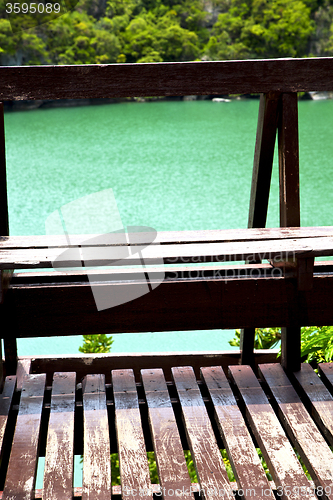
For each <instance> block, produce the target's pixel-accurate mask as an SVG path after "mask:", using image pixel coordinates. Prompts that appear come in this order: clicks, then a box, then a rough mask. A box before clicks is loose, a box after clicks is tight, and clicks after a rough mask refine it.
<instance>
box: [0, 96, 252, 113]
mask: <svg viewBox="0 0 333 500" xmlns="http://www.w3.org/2000/svg"><path fill="white" fill-rule="evenodd" d="M259 97H260V96H259V94H255V95H248V94H245V95H240V96H229V95H224V94H223V95H222V94H221V95H200V96H192V95H189V96H170V97H124V98H105V99H52V100H22V101H4V102H3V104H4V110H5V111H30V110H35V109H51V108H72V107H79V106H101V105H103V104H119V103H124V102H139V103H145V102H160V101H202V100H213V99H214V98H221V99H228V100H229V99H230V100H235V99H237V100H240V99H259Z"/></svg>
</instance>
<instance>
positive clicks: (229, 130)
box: [5, 99, 333, 355]
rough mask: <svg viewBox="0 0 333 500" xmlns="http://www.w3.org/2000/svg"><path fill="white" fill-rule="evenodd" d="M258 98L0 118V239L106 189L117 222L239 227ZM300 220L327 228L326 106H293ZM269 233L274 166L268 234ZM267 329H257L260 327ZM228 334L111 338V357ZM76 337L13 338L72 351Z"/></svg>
mask: <svg viewBox="0 0 333 500" xmlns="http://www.w3.org/2000/svg"><path fill="white" fill-rule="evenodd" d="M258 107H259V100H256V99H248V100H233V101H231V102H219V103H217V102H212V101H209V100H199V101H170V102H167V101H160V102H144V103H141V102H137V103H136V102H128V103H119V104H105V105H100V106H84V107H75V108H54V109H40V110H33V111H15V112H8V113H6V115H5V125H6V152H7V182H8V192H9V216H10V233H11V234H12V235H24V234H30V235H33V234H45V220H46V218H47V217H48V215H50V213H52V212H54V211H55V210H58V209H59V208H61V206H62V205H64V204H66V203H69V202H71V201H73V200H76V199H78V198H80V197H83V196H85V195H87V194H90V193H94V192H98V191H101V190H103V189H108V188H112V190H113V193H114V195H115V199H116V202H117V206H118V210H119V212H120V215H121V219H122V223H123V225H124V226H127V225H132V226H133V225H145V226H151V227H153V228H155V229H156V230H158V231H169V230H192V229H227V228H245V227H246V226H247V216H248V205H249V196H250V187H251V176H252V164H253V155H254V145H255V135H256V126H257V115H258ZM299 121H300V124H299V135H300V178H301V179H300V182H301V224H302V225H303V226H312V225H333V216H332V209H333V190H332V188H331V180H332V178H333V100H327V101H300V102H299ZM278 225H279V216H278V168H277V161H276V159H275V165H274V172H273V180H272V191H271V198H270V203H269V214H268V222H267V226H268V227H277V226H278ZM268 326H269V325H268ZM232 336H233V331H230V330H228V331H221V330H220V331H217V330H214V331H209V332H200V331H197V332H169V333H156V334H154V333H151V332H147V333H144V334H122V335H114V336H113V338H114V344H113V346H112V352H130V351H131V352H140V351H141V352H149V351H150V352H156V351H176V350H181V351H193V350H217V349H231V347H230V346H229V344H228V339H230V338H231V337H232ZM81 343H82V337H74V336H73V337H67V338H59V339H47V338H45V339H27V340H25V339H24V340H23V339H21V340H19V342H18V346H19V354H20V355H32V354H34V355H36V354H51V353H52V354H70V353H73V354H77V353H78V347H79V345H80V344H81Z"/></svg>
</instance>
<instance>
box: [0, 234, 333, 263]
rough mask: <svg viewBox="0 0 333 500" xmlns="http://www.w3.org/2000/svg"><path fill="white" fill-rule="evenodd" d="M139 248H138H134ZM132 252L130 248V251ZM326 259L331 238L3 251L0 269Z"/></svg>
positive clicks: (331, 246) (332, 250)
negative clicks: (127, 253)
mask: <svg viewBox="0 0 333 500" xmlns="http://www.w3.org/2000/svg"><path fill="white" fill-rule="evenodd" d="M138 248H139V247H138ZM132 250H133V249H132ZM296 254H297V255H298V256H300V257H301V256H303V257H316V256H330V255H332V254H333V238H332V237H318V238H299V239H281V240H280V239H278V240H277V239H276V240H266V241H237V242H219V243H215V242H213V243H209V244H205V243H188V244H179V245H171V244H169V245H167V244H166V245H149V246H144V245H142V246H141V251H140V252H134V253H132V254H131V256H130V257H127V258H124V251H123V250H122V247H121V246H118V247H117V246H109V247H105V246H91V247H83V248H81V249H79V248H69V249H67V250H66V249H64V250H62V249H59V248H49V249H48V248H27V249H11V250H3V251H2V252H1V255H0V269H24V268H47V267H52V265H53V264H52V263H53V262H54V261H56V259H58V260H57V264H56V265H57V266H58V267H61V268H65V267H81V266H82V261H84V264H85V266H105V265H111V261H112V265H116V266H118V265H119V266H124V265H141V263H142V259H144V262H145V264H146V265H155V264H161V263H162V262H163V261H164V263H165V264H175V263H180V264H184V263H190V262H191V263H199V262H229V261H237V260H262V259H274V258H278V262H280V261H281V260H282V259H285V258H288V257H293V256H294V255H296Z"/></svg>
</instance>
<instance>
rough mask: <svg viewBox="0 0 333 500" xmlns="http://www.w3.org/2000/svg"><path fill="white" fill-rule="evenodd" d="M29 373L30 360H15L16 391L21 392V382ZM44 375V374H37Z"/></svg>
mask: <svg viewBox="0 0 333 500" xmlns="http://www.w3.org/2000/svg"><path fill="white" fill-rule="evenodd" d="M30 371H31V358H19V359H18V360H17V371H16V379H17V382H16V385H17V389H18V390H20V391H21V390H22V385H23V381H24V379H25V377H26V375H29V374H30ZM39 373H45V372H43V371H42V372H39Z"/></svg>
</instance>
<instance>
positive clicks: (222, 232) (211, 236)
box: [0, 226, 333, 250]
mask: <svg viewBox="0 0 333 500" xmlns="http://www.w3.org/2000/svg"><path fill="white" fill-rule="evenodd" d="M111 234H112V237H111V235H108V239H107V243H108V244H109V245H111V244H112V242H113V244H114V245H123V244H124V237H123V235H119V234H117V233H114V234H113V233H111ZM136 234H137V233H131V241H133V240H134V241H135V238H136ZM97 236H98V235H97V234H90V235H89V234H87V235H84V242H85V241H87V242H91V240H94V239H95V238H96V237H97ZM318 237H333V226H321V227H320V226H319V227H282V228H278V227H277V228H248V229H208V230H201V231H158V232H157V234H156V238H155V240H154V241H153V243H152V244H161V245H164V244H168V243H170V244H182V243H188V242H191V243H217V242H226V241H229V242H232V241H248V240H276V239H281V238H284V239H295V238H318ZM68 238H69V241H70V243H68V240H67V239H65V238H64V236H63V235H59V236H56V235H55V236H53V235H36V236H0V248H1V249H3V250H9V249H15V248H16V249H26V248H44V249H45V248H49V247H50V248H52V247H53V248H54V247H57V248H64V249H66V248H68V247H73V246H78V245H83V244H84V242H82V235H76V234H73V235H69V236H68ZM137 238H140V243H139V244H140V245H141V244H149V243H150V242H151V233H139V234H138V235H137ZM126 245H128V243H126ZM131 245H132V246H133V245H134V243H133V242H132V243H131Z"/></svg>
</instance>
